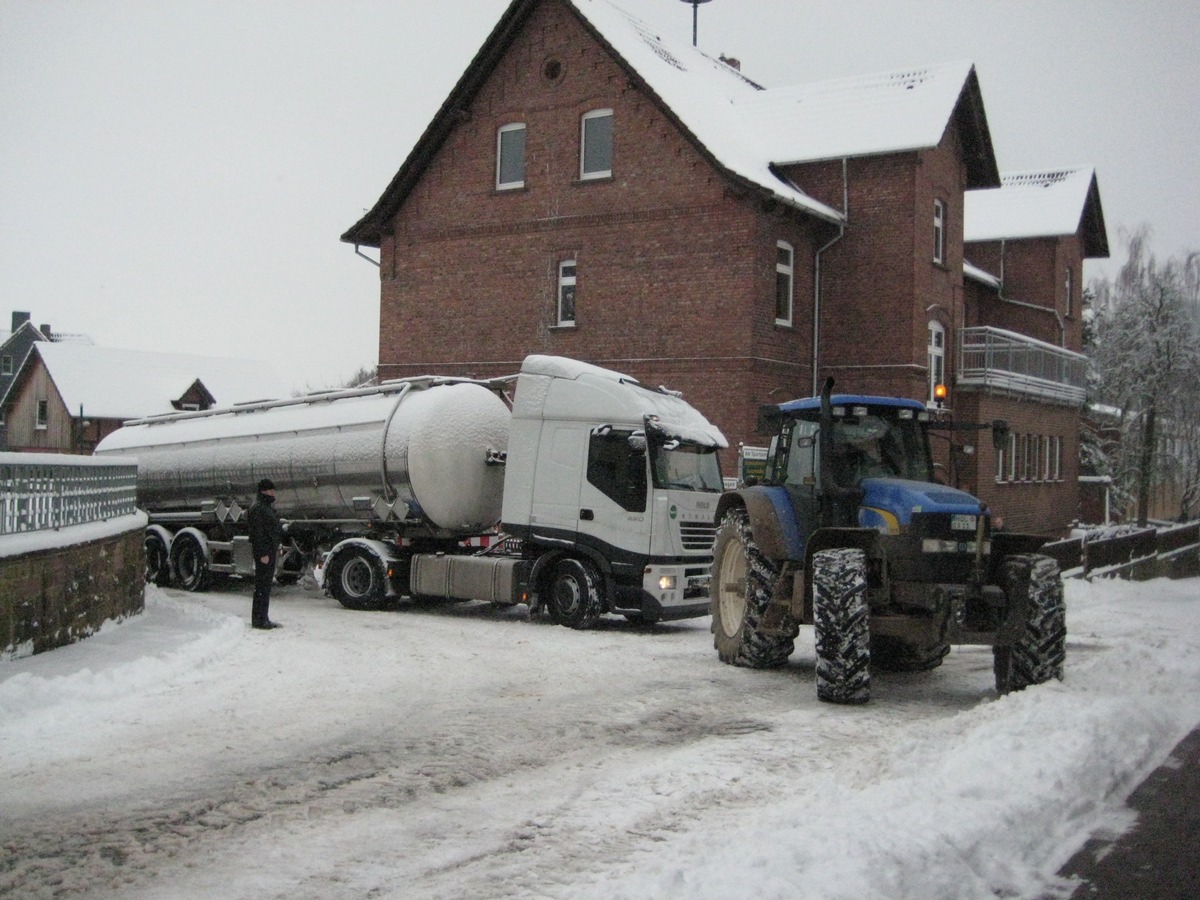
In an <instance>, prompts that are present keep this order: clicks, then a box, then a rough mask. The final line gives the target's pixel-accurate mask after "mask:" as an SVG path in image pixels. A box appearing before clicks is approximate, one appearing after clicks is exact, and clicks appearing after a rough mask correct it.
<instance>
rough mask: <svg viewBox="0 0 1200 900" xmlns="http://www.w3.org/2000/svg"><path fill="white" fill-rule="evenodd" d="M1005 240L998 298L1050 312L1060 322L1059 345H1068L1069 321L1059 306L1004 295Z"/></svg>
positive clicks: (1005, 301)
mask: <svg viewBox="0 0 1200 900" xmlns="http://www.w3.org/2000/svg"><path fill="white" fill-rule="evenodd" d="M1005 255H1006V254H1005V242H1004V241H1003V240H1002V241H1000V289H999V290H998V291H997V292H996V298H997V299H998V300H999V301H1000V302H1001V303H1009V304H1011V305H1013V306H1020V307H1023V308H1025V309H1034V310H1037V311H1038V312H1042V313H1050V314H1051V315H1053V316H1054V318H1055V321H1057V322H1058V345H1059V346H1060V347H1066V346H1067V323H1066V322H1065V321H1064V320H1063V317H1062V313H1060V312H1059V311H1058V308H1057V307H1053V306H1039V305H1038V304H1036V303H1026V302H1025V301H1024V300H1013V299H1012V298H1011V297H1005V296H1004V257H1005Z"/></svg>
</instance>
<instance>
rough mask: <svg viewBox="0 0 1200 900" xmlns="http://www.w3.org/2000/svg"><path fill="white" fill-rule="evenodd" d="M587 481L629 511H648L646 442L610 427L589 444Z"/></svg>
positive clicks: (597, 431) (593, 435)
mask: <svg viewBox="0 0 1200 900" xmlns="http://www.w3.org/2000/svg"><path fill="white" fill-rule="evenodd" d="M587 480H588V483H589V484H591V485H593V486H594V487H595V488H596V489H597V490H599V491H600V492H601V493H602V494H604V495H605V496H606V497H608V498H609V499H611V500H612V501H613V502H615V503H617V504H619V505H620V507H621V508H622V509H625V510H628V511H629V512H645V511H646V440H645V438H644V437H640V438H634V435H633V432H630V431H616V430H613V429H611V428H609V427H607V426H605V427H603V428H598V429H596V430H594V431H593V432H592V435H591V438H590V439H589V441H588V465H587Z"/></svg>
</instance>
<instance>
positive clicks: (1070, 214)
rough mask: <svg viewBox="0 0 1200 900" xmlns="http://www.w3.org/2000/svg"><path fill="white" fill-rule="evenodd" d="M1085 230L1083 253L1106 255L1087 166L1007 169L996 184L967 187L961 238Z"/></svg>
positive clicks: (1093, 183)
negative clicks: (1026, 170) (1015, 170)
mask: <svg viewBox="0 0 1200 900" xmlns="http://www.w3.org/2000/svg"><path fill="white" fill-rule="evenodd" d="M1081 228H1082V229H1083V231H1084V246H1085V255H1086V256H1088V257H1106V256H1108V236H1107V234H1106V233H1105V228H1104V211H1103V209H1102V208H1101V206H1100V189H1099V187H1098V186H1097V183H1096V170H1095V169H1094V168H1092V167H1091V166H1077V167H1070V168H1060V169H1044V170H1039V171H1033V172H1005V173H1003V174H1002V175H1001V178H1000V187H998V188H990V189H987V190H976V191H967V192H966V195H965V198H964V211H963V240H964V241H965V242H967V243H971V242H974V241H998V240H1019V239H1021V238H1034V237H1061V236H1063V235H1073V234H1076V233H1078V232H1079V231H1080V229H1081Z"/></svg>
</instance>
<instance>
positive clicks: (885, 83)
mask: <svg viewBox="0 0 1200 900" xmlns="http://www.w3.org/2000/svg"><path fill="white" fill-rule="evenodd" d="M538 2H539V0H513V2H512V3H511V4H510V5H509V6H508V9H507V10H505V12H504V13H503V15H502V16H501V18H500V21H499V22H498V23H497V25H496V27H495V28H494V29H493V30H492V33H491V35H490V36H489V37H488V38H487V40H486V41H485V42H484V45H483V47H482V48H481V49H480V50H479V52H478V53H477V54H476V55H475V58H474V59H473V60H472V61H471V64H470V65H469V66H468V67H467V70H466V72H464V74H463V75H462V77H461V78H460V79H459V81H458V83H457V84H456V85H455V87H454V89H453V90H452V91H451V92H450V96H449V97H448V98H447V99H446V101H445V102H444V103H443V104H442V107H441V108H440V109H439V110H438V112H437V114H436V115H435V116H434V119H433V121H432V122H431V123H430V124H429V126H428V127H427V128H426V129H425V132H424V134H422V136H421V137H420V139H419V140H418V141H417V144H416V145H415V147H414V148H413V150H412V151H411V153H410V154H409V156H408V158H407V159H406V160H405V162H404V164H403V165H402V166H401V168H400V170H399V171H398V172H397V173H396V175H395V177H394V178H393V179H392V182H391V184H389V185H388V187H387V189H386V190H385V191H384V193H383V195H382V196H381V197H380V199H379V201H378V202H377V203H376V204H375V206H374V208H373V209H371V210H370V211H369V212H368V213H367V214H366V215H365V216H363V218H362V219H360V220H359V222H358V223H357V224H355V225H354V226H353V227H352V228H351V229H350V230H349V231H347V232H346V233H345V234H343V235H342V240H343V241H346V242H347V243H353V244H364V245H367V246H378V244H379V240H380V237H381V232H382V229H383V227H384V225H385V223H386V222H387V221H388V219H390V218H391V217H392V216H393V215H395V213H396V211H397V210H398V209H399V208H400V205H401V204H402V203H403V202H404V199H405V197H407V195H408V193H409V191H411V190H412V188H413V186H414V185H415V184H416V182H417V180H418V179H419V178H420V175H421V172H422V170H423V169H424V167H425V165H426V164H427V163H428V162H429V160H430V159H432V157H433V156H434V154H436V153H437V151H438V149H439V148H440V147H441V145H442V143H443V142H444V141H445V140H446V138H447V137H448V136H449V134H450V132H451V131H452V130H453V128H454V126H455V123H456V122H457V121H459V118H460V116H461V114H462V112H463V111H464V110H466V109H467V108H468V107H469V106H470V104H471V101H472V99H473V98H474V95H475V93H476V92H477V91H478V90H479V89H480V88H481V86H482V85H483V84H484V82H485V81H486V79H487V78H488V76H489V75H490V74H491V73H492V71H493V70H494V69H495V67H496V65H497V64H498V62H499V60H500V59H501V57H502V56H503V54H504V52H505V51H506V50H507V48H508V47H509V45H510V44H511V43H512V41H513V40H514V39H515V37H516V36H517V35H518V34H519V33H520V30H521V28H522V27H523V25H524V23H525V21H526V20H527V19H528V17H529V15H530V14H531V13H532V11H533V9H534V7H535V6H536V5H537V3H538ZM566 2H567V6H568V8H569V9H571V10H572V11H573V12H574V13H575V15H576V16H577V17H578V18H579V21H580V23H581V24H582V25H583V26H584V27H585V28H586V29H587V30H588V32H589V33H590V34H591V35H592V37H593V38H594V39H595V40H596V41H597V42H599V43H600V45H601V46H603V47H604V48H605V50H606V51H607V52H608V53H609V54H611V55H612V57H613V58H614V59H615V60H616V61H617V62H618V64H620V65H621V66H622V67H623V68H624V69H625V70H626V72H627V73H628V75H629V77H630V80H631V81H632V82H633V83H634V84H636V85H638V87H639V88H640V89H641V90H643V91H644V92H645V93H646V94H647V95H648V96H650V97H651V98H652V99H654V100H655V102H656V103H657V105H658V107H659V109H660V110H661V112H662V113H663V114H664V115H665V116H666V117H667V118H668V119H670V120H671V121H672V122H673V123H674V124H675V125H676V126H677V127H678V128H679V129H680V130H681V132H682V133H683V134H684V135H685V136H687V137H688V138H689V139H690V140H691V142H692V144H693V145H694V146H695V147H696V148H697V149H698V150H699V151H700V153H701V154H703V155H704V156H705V157H706V158H707V159H708V161H709V162H710V163H711V164H712V165H713V166H715V167H716V168H717V169H719V170H721V171H723V172H724V173H725V174H726V176H728V177H730V178H731V179H733V180H734V181H737V182H739V183H741V184H742V185H744V186H746V187H749V188H751V189H753V190H756V191H758V192H759V193H761V194H763V195H765V196H766V197H768V198H770V199H773V200H776V201H779V202H782V203H785V204H787V205H789V206H792V207H794V208H796V209H799V210H801V211H803V212H805V213H808V214H810V215H813V216H816V217H818V218H820V219H824V220H826V221H829V222H833V223H840V222H842V221H844V216H843V215H842V213H841V212H839V211H838V210H836V209H833V208H832V207H830V206H827V205H826V204H823V203H821V202H819V201H817V200H815V199H814V198H812V197H810V196H808V195H807V194H805V193H804V192H803V191H801V190H800V189H799V188H798V187H796V185H794V184H793V183H791V182H790V181H788V180H786V179H784V178H782V177H780V176H779V174H778V168H777V167H778V166H779V165H782V164H788V163H797V162H812V161H817V160H821V159H828V158H842V157H846V156H858V155H870V154H879V153H894V152H901V151H907V150H916V149H924V148H930V147H935V146H937V145H938V143H939V142H940V141H941V139H942V136H943V135H944V134H945V131H946V128H947V126H948V125H949V124H950V122H951V121H952V120H953V121H957V122H958V124H959V126H960V132H961V133H962V135H963V141H964V145H965V147H966V156H967V166H968V183H969V185H971V186H985V185H995V184H998V183H999V176H998V174H997V171H996V162H995V154H994V152H993V150H992V144H991V137H990V134H989V132H988V128H987V119H986V117H985V115H984V112H983V100H982V96H981V94H980V90H979V83H978V79H977V78H976V76H975V70H974V67H973V66H972V65H971V64H970V63H954V64H950V65H946V66H929V67H925V68H922V69H913V70H906V71H904V72H899V73H887V74H884V75H875V76H867V77H865V78H857V79H855V78H851V79H840V80H836V81H827V82H821V83H819V84H814V85H804V86H800V87H795V88H782V89H777V88H773V89H770V90H767V89H764V88H763V87H761V86H760V85H758V84H755V83H754V82H753V81H751V80H749V79H748V78H746V77H744V76H743V75H742V74H741V73H740V72H738V71H737V70H735V69H733V68H732V67H730V66H729V65H727V64H726V63H724V62H722V61H720V60H718V59H714V58H712V57H711V56H708V55H707V54H705V53H703V52H701V51H699V50H697V49H696V48H694V47H691V46H689V45H687V44H682V43H676V42H673V41H671V40H669V39H666V38H663V37H662V36H661V35H659V34H657V33H655V31H654V29H653V28H652V27H650V26H649V25H647V24H646V23H644V22H642V21H641V20H639V19H637V18H635V17H634V16H632V15H630V14H628V13H626V12H624V11H623V10H621V9H619V8H618V7H617V6H615V5H613V4H612V3H610V2H608V0H566Z"/></svg>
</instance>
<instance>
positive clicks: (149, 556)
mask: <svg viewBox="0 0 1200 900" xmlns="http://www.w3.org/2000/svg"><path fill="white" fill-rule="evenodd" d="M143 546H144V547H145V548H146V570H145V575H146V583H147V584H155V585H159V586H160V587H161V586H162V585H165V584H167V583H168V582H170V580H171V558H170V556H168V554H167V545H166V542H165V541H163V539H162V535H161V534H159V533H158V532H156V531H147V532H146V539H145V541H144V542H143Z"/></svg>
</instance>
